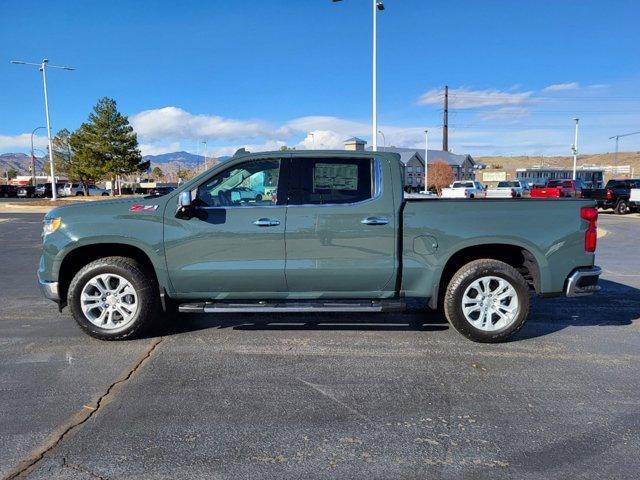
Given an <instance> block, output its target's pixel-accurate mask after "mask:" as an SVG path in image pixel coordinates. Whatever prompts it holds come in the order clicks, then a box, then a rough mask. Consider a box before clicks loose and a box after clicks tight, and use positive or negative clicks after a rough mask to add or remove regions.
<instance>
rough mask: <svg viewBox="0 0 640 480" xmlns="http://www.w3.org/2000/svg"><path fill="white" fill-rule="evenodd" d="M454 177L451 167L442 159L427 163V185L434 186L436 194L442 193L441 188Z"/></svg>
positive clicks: (448, 183)
mask: <svg viewBox="0 0 640 480" xmlns="http://www.w3.org/2000/svg"><path fill="white" fill-rule="evenodd" d="M454 178H455V177H454V174H453V169H452V168H451V167H450V166H449V164H448V163H447V162H445V161H444V160H435V161H434V162H433V163H432V164H431V165H429V187H436V190H437V192H438V196H440V195H442V189H443V188H444V187H447V186H448V185H450V184H451V183H452V182H453V180H454Z"/></svg>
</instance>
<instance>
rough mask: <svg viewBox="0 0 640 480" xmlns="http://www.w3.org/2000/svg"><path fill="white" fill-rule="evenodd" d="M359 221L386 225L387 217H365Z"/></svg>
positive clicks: (366, 223)
mask: <svg viewBox="0 0 640 480" xmlns="http://www.w3.org/2000/svg"><path fill="white" fill-rule="evenodd" d="M360 223H362V224H364V225H386V224H387V223H389V219H388V218H384V217H367V218H363V219H362V220H360Z"/></svg>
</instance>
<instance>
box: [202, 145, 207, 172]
mask: <svg viewBox="0 0 640 480" xmlns="http://www.w3.org/2000/svg"><path fill="white" fill-rule="evenodd" d="M202 143H203V144H204V169H205V170H206V169H207V141H206V140H204V141H203V142H202Z"/></svg>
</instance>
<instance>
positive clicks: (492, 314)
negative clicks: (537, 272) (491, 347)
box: [444, 259, 529, 343]
mask: <svg viewBox="0 0 640 480" xmlns="http://www.w3.org/2000/svg"><path fill="white" fill-rule="evenodd" d="M444 312H445V316H446V317H447V320H448V321H449V323H451V325H452V326H453V327H454V328H455V329H456V330H457V331H458V332H460V333H461V334H463V335H464V336H465V337H467V338H469V339H471V340H473V341H475V342H491V343H493V342H501V341H504V340H506V339H507V338H509V337H510V336H512V335H513V334H515V333H516V332H517V331H518V330H520V329H521V328H522V326H523V325H524V323H525V321H526V320H527V316H528V314H529V286H528V285H527V282H526V280H525V279H524V277H523V276H522V275H521V274H520V272H518V271H517V270H516V269H515V268H513V267H512V266H511V265H508V264H506V263H504V262H501V261H499V260H492V259H481V260H474V261H472V262H469V263H467V264H466V265H464V266H463V267H462V268H460V270H458V271H457V272H456V273H455V274H454V275H453V277H452V278H451V281H450V282H449V285H448V286H447V290H446V293H445V298H444Z"/></svg>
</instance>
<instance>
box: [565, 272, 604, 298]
mask: <svg viewBox="0 0 640 480" xmlns="http://www.w3.org/2000/svg"><path fill="white" fill-rule="evenodd" d="M601 273H602V269H601V268H600V267H582V268H578V269H577V270H574V271H573V272H572V273H571V275H569V276H568V277H567V283H566V287H565V294H566V295H567V297H583V296H585V295H591V294H592V293H595V292H597V291H598V290H600V287H599V286H598V278H599V277H600V274H601Z"/></svg>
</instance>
